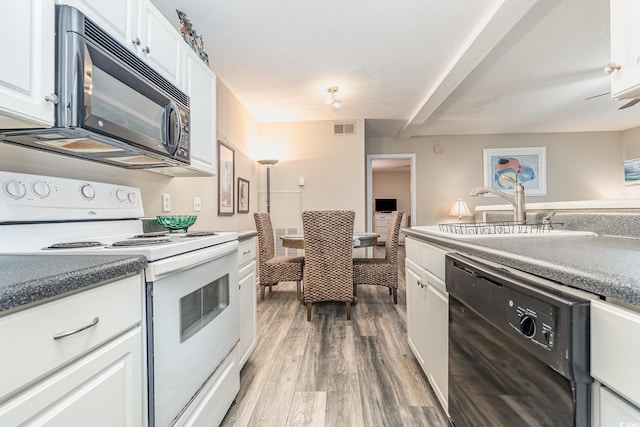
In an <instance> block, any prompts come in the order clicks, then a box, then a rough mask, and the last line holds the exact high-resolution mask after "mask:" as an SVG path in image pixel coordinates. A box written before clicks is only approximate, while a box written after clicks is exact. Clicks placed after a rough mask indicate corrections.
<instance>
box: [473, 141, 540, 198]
mask: <svg viewBox="0 0 640 427" xmlns="http://www.w3.org/2000/svg"><path fill="white" fill-rule="evenodd" d="M546 153H547V148H546V147H521V148H486V149H484V186H485V187H488V188H492V189H494V190H500V191H503V192H505V193H508V194H512V193H513V185H514V184H515V183H516V182H520V183H521V184H522V185H523V186H524V190H525V194H526V195H527V196H546V194H547V171H546V162H547V159H546ZM487 196H493V197H496V196H495V195H493V194H490V193H487Z"/></svg>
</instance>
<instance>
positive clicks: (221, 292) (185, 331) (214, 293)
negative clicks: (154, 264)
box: [180, 274, 229, 342]
mask: <svg viewBox="0 0 640 427" xmlns="http://www.w3.org/2000/svg"><path fill="white" fill-rule="evenodd" d="M228 306H229V275H228V274H227V275H225V276H223V277H221V278H219V279H218V280H216V281H214V282H211V283H209V284H208V285H206V286H203V287H202V288H200V289H197V290H195V291H193V292H191V293H190V294H189V295H185V296H184V297H182V298H180V342H184V341H186V340H188V339H189V338H190V337H192V336H193V335H195V334H196V333H197V332H198V331H199V330H201V329H202V328H204V327H205V326H207V325H208V324H209V323H210V322H211V321H212V320H213V319H215V318H216V317H218V315H219V314H220V313H222V312H223V311H224V309H225V308H226V307H228Z"/></svg>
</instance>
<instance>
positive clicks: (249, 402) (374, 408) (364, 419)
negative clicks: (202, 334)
mask: <svg viewBox="0 0 640 427" xmlns="http://www.w3.org/2000/svg"><path fill="white" fill-rule="evenodd" d="M381 251H384V248H376V256H383V252H381ZM398 257H399V265H400V267H399V268H400V283H399V289H398V304H397V305H395V304H393V300H392V296H391V295H389V292H388V290H387V288H384V287H380V286H359V287H358V304H357V305H355V306H353V307H352V313H351V320H350V321H348V320H346V314H345V307H344V304H342V303H318V304H314V306H313V318H312V320H311V322H307V320H306V308H305V306H303V305H302V304H301V303H300V302H298V301H297V300H296V287H295V283H294V282H290V283H282V284H279V285H277V286H275V287H274V288H273V292H271V293H270V294H269V292H268V291H267V293H266V295H265V299H264V301H260V299H259V297H258V338H257V344H256V347H255V349H254V351H253V353H252V355H251V357H250V358H249V360H248V361H247V363H246V365H245V366H244V368H243V369H242V372H241V376H240V381H241V382H240V392H239V393H238V396H237V397H236V403H235V405H234V406H232V407H231V408H230V409H229V412H228V413H227V415H226V417H225V419H224V421H223V422H222V425H223V426H274V427H281V426H421V427H424V426H446V425H447V423H446V422H445V418H444V415H443V414H442V411H441V409H440V407H439V404H438V403H437V400H436V397H435V395H434V394H433V391H432V390H431V388H430V386H429V384H428V381H427V379H426V377H425V375H424V373H423V372H422V370H421V369H420V366H419V365H418V362H417V361H416V359H415V358H414V356H413V353H412V352H411V350H410V348H409V345H408V343H407V323H406V317H407V316H406V300H405V281H404V247H401V248H400V249H399V253H398Z"/></svg>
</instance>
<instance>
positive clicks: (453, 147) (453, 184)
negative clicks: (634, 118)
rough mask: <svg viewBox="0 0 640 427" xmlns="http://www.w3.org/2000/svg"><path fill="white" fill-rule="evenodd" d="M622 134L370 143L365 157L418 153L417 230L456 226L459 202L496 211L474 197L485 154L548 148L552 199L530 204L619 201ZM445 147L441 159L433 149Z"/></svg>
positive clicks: (463, 137) (536, 199)
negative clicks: (453, 217) (452, 215)
mask: <svg viewBox="0 0 640 427" xmlns="http://www.w3.org/2000/svg"><path fill="white" fill-rule="evenodd" d="M622 140H623V137H622V132H590V133H586V132H585V133H548V134H508V135H461V136H435V137H421V138H410V139H392V138H368V139H367V141H366V154H393V153H416V157H417V159H416V182H417V184H416V185H417V188H416V218H415V222H414V223H415V224H416V225H427V224H435V223H438V222H443V221H451V218H450V217H448V216H447V214H448V212H449V209H450V208H451V206H452V204H453V202H454V201H455V200H456V199H457V198H459V197H460V198H462V199H463V200H465V201H466V202H467V204H468V205H469V207H470V209H472V210H473V208H474V207H475V206H476V205H480V204H482V205H495V204H501V203H502V202H503V201H502V200H500V199H497V198H484V197H477V198H474V197H470V196H468V194H469V190H470V189H471V188H473V187H476V186H481V185H483V167H482V156H483V152H482V150H483V149H484V148H506V147H541V146H544V147H547V195H546V196H544V197H533V196H528V197H527V201H528V202H530V203H534V202H545V201H568V200H595V199H620V198H625V197H629V195H628V193H627V192H626V191H625V188H624V176H623V164H622ZM438 143H439V144H440V145H441V146H442V148H443V151H442V153H441V154H436V153H434V151H433V147H434V146H435V145H437V144H438Z"/></svg>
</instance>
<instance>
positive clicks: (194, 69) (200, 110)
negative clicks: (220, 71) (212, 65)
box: [185, 49, 217, 175]
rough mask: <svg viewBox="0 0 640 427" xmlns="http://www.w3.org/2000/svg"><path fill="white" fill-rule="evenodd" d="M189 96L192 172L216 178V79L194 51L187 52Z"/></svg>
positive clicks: (188, 50)
mask: <svg viewBox="0 0 640 427" xmlns="http://www.w3.org/2000/svg"><path fill="white" fill-rule="evenodd" d="M186 56H187V60H186V61H185V63H186V69H187V85H186V86H187V88H186V89H187V94H188V95H189V98H190V106H191V126H190V133H189V136H190V140H191V165H190V169H192V170H196V171H200V172H203V173H205V174H209V175H215V174H216V169H217V168H216V164H217V163H216V157H217V150H216V76H215V74H213V72H212V71H211V70H210V69H209V67H208V66H207V64H205V63H204V62H202V60H201V59H200V57H199V56H198V55H197V54H196V53H195V52H194V51H193V50H191V49H187V55H186Z"/></svg>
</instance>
